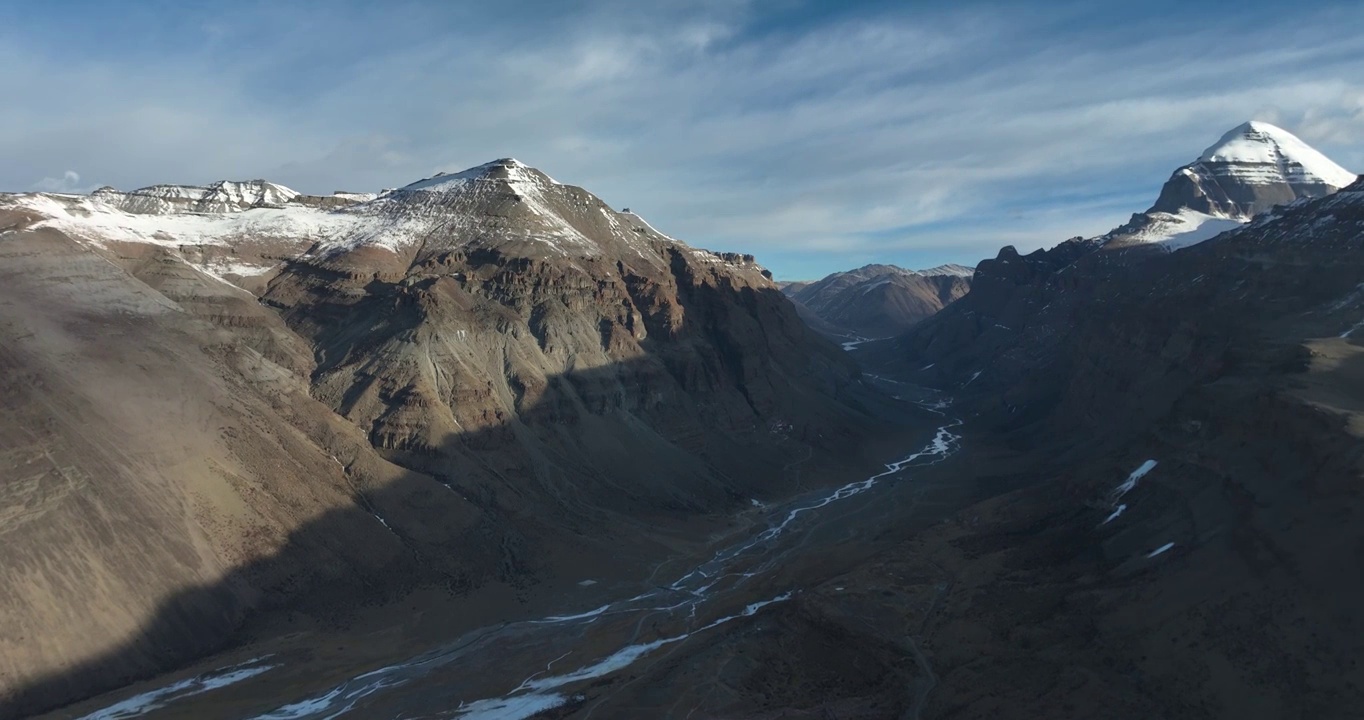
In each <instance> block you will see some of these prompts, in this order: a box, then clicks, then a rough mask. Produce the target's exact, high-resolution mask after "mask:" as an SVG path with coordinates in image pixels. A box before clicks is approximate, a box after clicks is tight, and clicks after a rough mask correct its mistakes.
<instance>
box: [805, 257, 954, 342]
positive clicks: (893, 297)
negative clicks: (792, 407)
mask: <svg viewBox="0 0 1364 720" xmlns="http://www.w3.org/2000/svg"><path fill="white" fill-rule="evenodd" d="M973 272H974V271H973V270H972V269H971V268H968V267H964V266H961V265H943V266H941V267H936V268H931V269H929V270H918V271H915V270H905V269H904V268H899V267H895V266H894V265H866V266H864V267H860V268H857V269H856V270H848V271H846V272H837V273H834V274H832V275H829V276H828V277H826V278H824V279H823V280H819V281H817V282H808V283H807V282H800V283H787V284H786V286H785V287H783V288H782V291H783V292H785V293H786V294H787V296H788V297H790V298H791V299H792V300H793V301H795V302H796V303H798V304H800V305H801V306H802V307H803V308H804V309H806V310H808V314H809V315H813V316H814V317H816V318H818V320H819V321H821V322H820V323H815V324H814V326H815V327H817V328H819V329H822V330H826V331H831V332H832V333H836V334H841V335H843V336H847V335H850V334H851V335H857V336H862V337H889V336H892V335H898V334H900V333H902V332H904V331H905V330H908V329H909V328H911V327H913V326H914V325H915V324H916V323H918V322H920V321H922V320H923V319H924V318H927V317H930V316H932V315H933V314H934V313H936V312H938V311H939V310H941V309H943V308H944V307H946V306H947V305H948V304H949V303H951V302H953V301H955V300H956V299H958V298H960V297H961V296H963V295H965V294H966V293H967V292H968V291H969V290H970V289H971V276H972V274H973ZM821 323H822V324H821Z"/></svg>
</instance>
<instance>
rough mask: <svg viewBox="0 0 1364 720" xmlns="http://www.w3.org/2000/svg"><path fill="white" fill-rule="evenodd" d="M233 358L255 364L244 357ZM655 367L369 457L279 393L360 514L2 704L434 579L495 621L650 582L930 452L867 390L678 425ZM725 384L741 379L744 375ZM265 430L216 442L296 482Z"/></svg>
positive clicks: (113, 680) (310, 526) (79, 689)
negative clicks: (676, 561)
mask: <svg viewBox="0 0 1364 720" xmlns="http://www.w3.org/2000/svg"><path fill="white" fill-rule="evenodd" d="M771 292H772V293H776V291H775V290H773V291H771ZM228 354H229V355H232V356H234V357H236V358H237V361H241V360H242V358H243V357H246V359H247V360H249V361H250V362H251V363H259V362H261V361H260V360H259V358H258V357H257V356H254V355H252V354H251V353H249V352H246V351H229V352H228ZM247 356H250V357H247ZM253 357H254V358H255V359H252V358H253ZM652 362H654V360H653V359H652V358H649V357H645V358H641V359H639V360H637V361H630V362H622V363H617V364H613V365H608V366H603V367H597V368H591V369H585V370H580V371H575V372H570V373H565V374H563V375H558V376H554V377H551V378H549V379H548V382H547V383H546V385H545V387H544V388H543V389H541V390H540V392H539V395H538V396H537V397H536V398H535V399H534V401H533V402H529V403H526V404H524V405H523V406H522V407H521V408H519V410H518V412H517V413H516V414H515V415H514V416H509V417H505V418H501V419H500V420H499V421H497V422H491V423H489V424H488V425H487V426H485V427H481V428H477V429H470V430H467V431H464V432H456V433H449V434H447V435H446V436H445V437H443V438H442V439H441V441H440V442H439V443H438V444H437V445H436V446H435V447H432V446H429V445H424V444H410V443H403V442H397V441H394V440H393V439H392V438H391V437H387V436H379V435H378V434H377V433H371V437H369V446H366V445H361V444H357V443H354V442H349V441H346V440H344V439H340V440H339V439H338V437H340V436H339V435H338V434H337V431H334V430H330V429H328V428H327V425H326V423H327V422H333V421H338V420H340V419H339V418H336V417H335V416H333V417H332V420H330V421H329V420H326V419H317V418H314V417H311V416H310V415H309V414H310V413H312V414H317V413H322V412H329V411H327V410H325V409H324V408H323V407H322V406H321V405H320V404H317V403H316V402H311V404H308V403H309V402H310V401H309V400H306V399H305V400H300V401H293V400H288V401H283V400H281V399H280V398H279V397H275V398H271V399H272V400H273V401H274V402H275V403H276V410H278V411H280V412H281V413H282V414H284V415H285V416H288V417H290V418H291V419H290V422H292V423H293V425H294V426H295V427H296V428H297V427H301V428H302V430H303V432H304V434H306V435H308V437H309V438H311V439H312V441H313V443H314V444H315V445H316V447H317V448H318V450H317V452H319V453H324V455H322V457H325V453H331V455H332V459H333V460H334V461H335V464H334V467H333V468H332V469H331V470H330V471H326V472H329V473H330V474H333V475H343V476H344V478H343V479H339V480H337V481H336V482H340V483H344V486H347V487H349V488H350V489H351V497H352V498H353V503H352V504H348V505H345V506H342V507H340V508H337V509H332V510H329V511H326V512H324V513H322V514H320V515H318V516H316V517H313V518H311V519H308V520H307V521H305V522H303V523H302V524H300V525H299V526H297V527H296V528H294V529H293V530H292V531H291V532H290V533H289V534H288V537H287V540H286V541H285V542H283V543H282V544H281V545H280V546H279V547H278V549H277V550H275V551H274V552H271V553H269V554H268V555H264V556H258V557H253V558H250V559H249V560H248V561H246V562H244V563H241V564H239V565H238V566H236V567H234V568H233V569H231V570H230V571H228V572H227V573H226V574H225V575H224V576H223V577H222V578H221V579H220V580H219V581H217V582H213V583H211V584H203V585H197V586H193V587H189V588H187V589H181V590H180V591H178V592H176V593H175V594H173V595H172V596H170V597H167V598H166V599H164V600H163V601H162V602H161V603H160V605H159V607H158V609H157V610H156V612H155V613H154V615H153V616H152V617H150V618H148V619H147V620H146V621H145V622H144V623H143V627H142V629H141V630H140V632H138V633H137V634H136V636H135V637H131V638H128V639H126V640H125V641H124V642H122V643H120V644H119V645H117V646H116V647H113V648H111V649H109V650H107V651H105V652H102V653H99V654H98V655H97V656H95V657H91V658H89V659H87V660H85V661H82V662H80V663H79V664H77V665H75V666H73V667H69V668H67V669H65V670H63V671H61V672H57V673H53V674H49V675H47V676H44V677H41V678H37V679H36V680H34V681H31V682H25V683H23V684H22V685H21V686H20V687H18V688H17V689H16V690H15V691H14V692H13V693H11V694H9V695H8V696H7V697H5V698H4V699H3V703H2V704H0V716H3V717H19V716H25V715H28V714H32V713H35V712H39V711H42V710H44V709H49V708H53V707H56V706H61V705H66V704H69V703H72V702H75V701H78V700H80V699H82V698H87V697H90V696H92V695H94V694H96V693H100V692H104V691H107V690H110V689H113V688H116V687H120V686H123V685H126V684H128V683H130V682H133V681H136V680H139V679H142V678H145V677H149V676H151V675H154V674H157V673H160V672H165V671H167V670H171V669H174V668H176V667H179V666H182V665H183V664H184V663H186V662H188V661H191V660H193V659H195V658H199V657H203V656H204V655H206V654H209V653H212V652H215V651H218V650H221V649H223V648H224V647H227V646H229V645H230V644H231V643H233V642H234V638H239V631H240V630H241V628H242V627H243V625H244V624H245V623H248V622H250V621H253V620H255V619H258V618H261V617H263V616H265V615H267V614H269V613H271V612H273V611H284V610H288V611H300V612H303V613H306V614H308V615H310V616H312V617H316V618H319V619H320V621H321V622H323V623H324V624H326V623H329V624H332V625H336V626H343V625H345V624H346V623H347V622H348V621H349V620H350V619H352V618H354V616H355V615H356V614H357V612H360V611H361V609H362V608H364V607H366V606H377V605H380V604H383V603H388V602H391V601H393V600H395V599H396V598H400V597H402V596H404V595H405V594H407V593H409V592H410V591H412V590H414V589H417V588H422V587H431V586H439V587H442V588H444V589H445V591H446V592H448V593H449V595H450V596H451V597H452V598H456V599H457V598H459V597H467V596H469V595H470V594H471V593H475V592H477V591H478V590H480V589H484V588H488V587H493V586H496V587H501V588H504V589H505V592H504V593H503V597H505V598H509V599H511V602H509V603H506V604H505V605H504V606H502V607H500V608H497V609H496V610H495V611H494V612H493V613H492V622H496V621H497V620H498V619H500V620H508V619H512V618H514V617H515V616H517V615H519V614H524V613H525V612H527V611H526V610H525V609H524V607H525V606H524V605H522V606H518V605H517V601H520V602H521V603H526V602H531V601H532V600H533V599H534V596H536V595H537V594H540V593H542V591H544V590H547V589H555V588H564V587H571V586H572V585H573V583H575V582H576V581H577V580H578V579H580V578H579V576H576V575H572V573H575V572H579V571H582V572H586V573H590V574H594V575H596V576H599V577H617V578H622V579H623V578H629V577H638V576H642V575H643V574H644V570H645V568H646V567H648V566H649V565H650V564H651V563H652V562H654V561H657V560H660V559H663V558H665V557H668V556H670V555H672V556H675V555H677V554H678V553H680V552H686V551H688V550H689V549H695V548H697V547H698V543H697V542H696V538H697V537H703V538H704V536H705V535H706V534H708V533H709V534H712V535H713V533H715V532H727V531H733V530H735V529H736V527H735V526H733V525H732V523H731V520H730V518H732V516H733V515H734V514H735V513H736V512H737V511H739V510H740V509H741V508H744V507H747V506H748V505H749V503H750V501H751V499H752V498H775V497H782V496H788V495H791V494H794V493H796V492H799V491H801V490H803V489H808V488H809V487H810V486H812V485H816V484H823V483H824V482H826V481H827V482H833V481H842V480H847V479H849V478H850V472H851V471H852V470H853V469H854V468H856V469H857V470H858V471H860V470H863V469H865V468H866V467H868V466H869V465H870V464H871V463H873V462H879V461H884V460H885V459H886V458H887V457H889V456H890V455H892V454H893V453H894V452H895V451H899V450H902V449H903V447H904V445H900V444H898V443H899V442H900V441H901V440H902V439H903V438H904V437H906V436H907V435H906V433H908V434H909V435H912V436H913V437H914V438H915V439H914V442H921V441H922V438H921V437H920V433H921V432H922V431H923V430H926V429H928V428H929V427H931V425H930V424H929V420H930V418H929V417H928V416H927V415H926V414H925V413H921V412H919V411H917V410H916V409H914V408H912V407H907V406H905V405H903V404H899V403H895V402H893V401H889V400H887V399H886V398H885V397H884V396H881V395H880V394H878V393H876V392H874V391H872V390H870V389H869V388H867V387H865V386H863V385H861V384H860V383H857V382H854V383H852V384H848V385H844V386H843V387H842V388H841V389H840V390H839V394H840V397H839V398H838V399H837V400H835V399H834V398H833V397H831V396H829V395H824V394H822V393H818V392H813V391H810V390H809V388H808V387H806V386H803V385H800V384H797V383H794V382H793V384H792V386H791V387H790V388H789V392H788V393H787V394H785V395H780V396H778V397H775V398H774V399H772V400H771V401H770V402H771V404H769V405H767V406H763V407H761V408H760V407H757V406H754V405H753V403H752V402H751V401H749V402H746V403H745V404H746V405H747V406H748V407H749V411H748V415H747V416H746V418H745V417H744V415H743V413H742V412H738V411H736V410H735V409H734V408H733V407H726V408H724V409H723V412H720V409H719V408H709V407H708V406H707V399H706V397H704V396H702V397H699V398H682V399H680V400H678V402H685V403H687V404H688V412H686V413H675V414H674V411H675V410H676V409H677V408H676V407H672V406H669V405H668V404H666V403H664V404H661V405H660V404H658V403H656V402H655V398H656V397H657V394H658V393H656V392H655V393H650V392H645V390H646V388H640V387H631V386H628V385H627V384H626V382H625V381H626V379H628V378H631V377H635V376H636V371H637V370H638V368H637V367H635V366H637V365H647V364H650V363H652ZM130 372H137V370H130ZM731 377H735V378H737V380H738V382H739V383H740V385H739V387H740V388H742V382H743V379H742V374H738V375H731ZM811 384H812V385H813V383H811ZM260 390H261V392H263V393H265V394H269V393H270V390H271V389H270V387H269V386H263V387H262V388H261V389H260ZM655 390H657V389H655ZM291 403H292V404H291ZM299 403H303V404H299ZM670 414H673V416H672V417H669V415H670ZM340 422H341V423H343V424H344V423H345V421H344V420H340ZM253 425H255V423H252V422H243V423H242V425H241V426H237V427H224V428H222V429H221V433H222V435H223V436H224V437H225V438H226V440H225V442H227V443H228V444H229V446H231V447H233V448H234V452H237V451H240V453H241V454H247V455H252V456H253V457H254V462H255V463H256V465H255V467H259V468H264V469H265V470H263V471H262V472H263V473H265V472H268V469H269V468H270V467H278V468H280V471H281V472H283V467H284V465H283V464H281V463H280V462H279V460H280V458H278V457H277V456H271V455H270V454H269V452H267V451H268V450H269V448H266V449H265V450H262V449H260V448H259V447H257V445H256V444H254V443H255V439H254V438H253V437H252V433H254V432H260V431H261V428H260V427H253ZM271 427H273V426H271ZM896 427H898V428H899V429H895V428H896ZM270 432H276V431H275V430H271V431H270ZM889 435H894V436H896V437H895V439H894V440H891V439H890V438H889V437H888V436H889ZM878 440H882V441H885V442H878ZM375 448H379V449H378V450H375ZM892 448H894V450H892ZM376 453H377V454H376ZM395 465H396V467H398V468H402V470H401V471H400V472H398V473H397V474H396V475H395V474H394V473H392V472H387V473H386V472H385V471H384V470H383V468H384V467H389V468H391V467H393V466H395ZM301 480H302V481H304V482H308V481H309V478H308V477H303V478H301ZM318 480H319V481H320V478H319V479H318ZM328 482H332V481H328ZM248 484H249V483H248ZM270 491H271V489H270V488H269V487H267V486H256V489H255V490H254V491H252V492H270ZM117 539H118V535H117V534H114V535H112V536H111V542H116V541H117ZM167 541H170V539H167ZM589 576H591V575H589ZM518 607H520V608H521V609H518ZM19 641H20V642H21V643H23V642H31V641H32V640H31V639H30V640H25V639H24V638H20V639H19Z"/></svg>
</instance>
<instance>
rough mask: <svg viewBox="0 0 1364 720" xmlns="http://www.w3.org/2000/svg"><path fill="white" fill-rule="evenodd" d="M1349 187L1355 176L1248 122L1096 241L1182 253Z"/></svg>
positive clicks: (1288, 137)
mask: <svg viewBox="0 0 1364 720" xmlns="http://www.w3.org/2000/svg"><path fill="white" fill-rule="evenodd" d="M1354 180H1355V175H1354V174H1353V173H1351V172H1348V171H1346V170H1345V169H1344V168H1342V167H1340V166H1339V165H1337V164H1335V163H1334V162H1332V161H1331V160H1330V159H1329V158H1327V157H1326V156H1325V155H1322V154H1321V153H1320V152H1318V151H1317V150H1315V149H1313V148H1312V147H1311V146H1309V145H1308V144H1307V143H1304V142H1303V141H1302V140H1299V139H1298V138H1297V136H1295V135H1293V134H1292V133H1290V132H1288V131H1287V130H1284V129H1282V128H1278V127H1275V126H1273V125H1270V124H1269V123H1265V122H1259V121H1251V122H1247V123H1244V124H1242V125H1238V126H1237V127H1235V128H1232V129H1231V130H1229V131H1227V133H1226V134H1225V135H1223V136H1222V138H1221V139H1220V140H1218V141H1217V142H1216V143H1215V144H1214V145H1212V146H1211V147H1209V148H1208V149H1207V150H1204V151H1203V154H1202V155H1200V156H1199V157H1198V159H1197V160H1195V161H1193V162H1191V163H1189V164H1188V165H1185V166H1183V167H1181V168H1179V169H1178V170H1175V172H1174V174H1173V175H1171V176H1170V179H1169V180H1168V181H1166V183H1165V186H1164V187H1162V188H1161V191H1160V196H1159V197H1157V198H1156V202H1155V204H1154V205H1152V206H1151V208H1150V209H1149V210H1147V211H1146V212H1145V213H1140V214H1137V215H1133V216H1132V219H1131V221H1129V222H1128V223H1127V224H1126V225H1123V226H1122V227H1120V228H1118V229H1116V230H1114V231H1112V232H1111V233H1109V234H1107V235H1105V236H1103V238H1101V240H1102V241H1103V242H1108V243H1114V244H1142V243H1155V244H1159V245H1161V246H1163V247H1165V248H1166V249H1177V248H1180V247H1186V246H1188V245H1192V244H1194V243H1198V242H1201V241H1203V240H1207V239H1208V238H1210V237H1213V236H1214V235H1217V234H1218V233H1220V232H1224V231H1226V230H1230V229H1232V228H1234V227H1236V226H1237V225H1239V224H1241V223H1244V222H1246V221H1248V220H1250V219H1251V218H1252V217H1254V216H1255V215H1258V214H1259V213H1262V212H1264V211H1266V210H1268V209H1270V208H1272V207H1274V206H1275V205H1286V204H1288V203H1291V202H1294V201H1296V200H1300V199H1303V198H1317V197H1322V196H1325V195H1329V194H1331V193H1333V192H1335V191H1336V190H1339V189H1340V188H1343V187H1345V186H1347V185H1349V184H1350V183H1352V182H1354Z"/></svg>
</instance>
